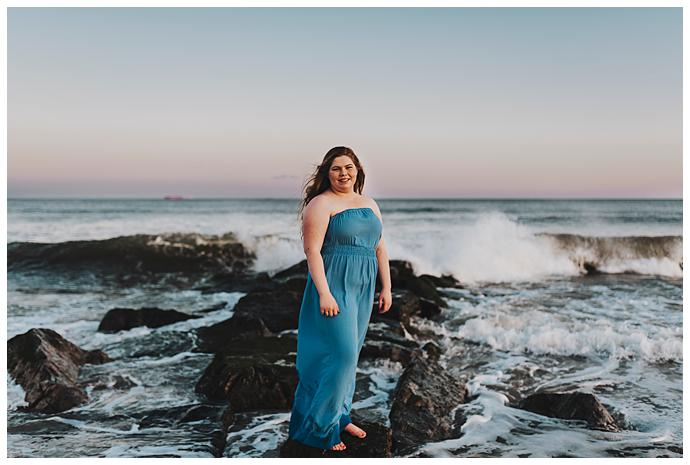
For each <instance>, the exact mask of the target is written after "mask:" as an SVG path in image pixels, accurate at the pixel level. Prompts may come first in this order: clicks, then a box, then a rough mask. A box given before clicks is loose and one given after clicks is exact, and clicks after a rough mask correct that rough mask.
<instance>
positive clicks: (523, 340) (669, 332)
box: [458, 310, 683, 361]
mask: <svg viewBox="0 0 690 465" xmlns="http://www.w3.org/2000/svg"><path fill="white" fill-rule="evenodd" d="M458 336H459V337H461V338H465V339H469V340H472V341H477V342H483V343H486V344H488V345H490V346H491V347H492V348H494V349H499V350H505V351H513V352H522V351H529V352H532V353H537V354H558V355H583V356H595V355H600V356H601V355H604V356H610V357H616V358H628V357H641V358H644V359H646V360H649V361H664V360H675V361H682V359H683V340H682V331H679V328H658V329H657V332H656V333H655V334H653V335H648V334H645V333H644V332H643V331H641V330H635V329H630V328H627V327H626V325H625V323H622V324H620V325H615V324H614V323H613V322H612V321H611V320H608V319H604V318H597V319H590V320H575V319H570V318H566V317H564V316H559V315H554V314H551V313H546V312H542V311H538V310H528V311H525V312H523V313H521V314H520V315H508V314H493V315H485V316H480V317H479V318H474V319H471V320H469V321H467V322H466V323H465V324H464V325H463V326H462V327H461V328H460V329H459V331H458Z"/></svg>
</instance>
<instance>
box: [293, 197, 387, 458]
mask: <svg viewBox="0 0 690 465" xmlns="http://www.w3.org/2000/svg"><path fill="white" fill-rule="evenodd" d="M382 229H383V225H382V224H381V222H380V220H379V218H378V216H376V214H375V213H374V211H373V210H372V209H371V208H369V207H364V208H348V209H347V210H343V211H341V212H339V213H337V214H335V215H333V216H332V217H331V219H330V220H329V223H328V229H327V230H326V235H325V237H324V242H323V246H322V248H321V256H322V257H323V264H324V269H325V271H326V281H327V282H328V287H329V289H330V291H331V294H333V297H334V298H335V300H336V302H337V303H338V308H339V309H340V312H339V313H338V314H337V315H335V316H326V315H322V314H321V312H320V306H319V294H318V291H317V289H316V286H315V285H314V282H313V281H312V277H311V273H309V274H308V276H307V285H306V288H305V290H304V297H303V298H302V305H301V308H300V312H299V323H298V325H299V326H298V331H297V361H296V365H297V374H298V376H299V383H298V384H297V389H296V391H295V399H294V401H293V403H292V413H291V415H290V428H289V433H288V436H289V437H290V438H291V439H293V440H295V441H298V442H301V443H303V444H306V445H308V446H312V447H318V448H320V449H330V448H331V447H332V446H334V445H335V444H338V443H339V442H340V433H341V431H343V430H344V429H345V426H347V425H348V423H350V422H351V418H350V408H351V406H352V397H353V395H354V391H355V374H356V370H357V361H358V359H359V352H360V350H361V349H362V345H363V344H364V336H365V335H366V333H367V327H368V324H369V319H370V317H371V312H372V307H373V304H374V292H375V287H376V277H377V275H378V261H377V259H376V251H375V249H376V246H377V245H378V242H379V240H380V238H381V232H382Z"/></svg>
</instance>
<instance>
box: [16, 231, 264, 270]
mask: <svg viewBox="0 0 690 465" xmlns="http://www.w3.org/2000/svg"><path fill="white" fill-rule="evenodd" d="M255 258H256V257H255V255H254V254H253V253H252V252H251V251H249V250H248V249H246V248H245V247H244V246H243V245H242V244H241V243H240V242H239V241H238V240H237V238H236V237H235V235H234V234H233V233H226V234H223V235H221V236H214V235H203V234H198V233H170V234H136V235H130V236H119V237H114V238H110V239H103V240H84V241H67V242H58V243H38V242H11V243H9V244H8V246H7V264H8V270H10V271H12V270H20V269H32V268H40V269H41V270H45V269H46V268H52V267H61V268H72V269H74V268H84V267H90V268H98V269H99V270H101V271H110V272H114V273H123V272H138V273H141V272H154V273H160V272H209V271H221V270H223V271H229V272H232V273H235V274H241V273H245V272H247V271H248V270H249V269H250V268H251V265H252V263H253V261H254V259H255Z"/></svg>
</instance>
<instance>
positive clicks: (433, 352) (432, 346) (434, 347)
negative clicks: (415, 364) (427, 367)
mask: <svg viewBox="0 0 690 465" xmlns="http://www.w3.org/2000/svg"><path fill="white" fill-rule="evenodd" d="M422 350H423V351H424V353H425V354H427V357H428V358H429V359H431V360H434V361H436V362H438V360H439V358H440V357H441V354H442V353H443V350H442V349H441V348H440V347H439V346H438V344H436V343H435V342H431V341H429V342H427V343H426V344H424V347H422Z"/></svg>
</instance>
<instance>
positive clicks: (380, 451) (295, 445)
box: [280, 411, 393, 458]
mask: <svg viewBox="0 0 690 465" xmlns="http://www.w3.org/2000/svg"><path fill="white" fill-rule="evenodd" d="M352 422H353V423H354V424H356V425H358V426H359V427H361V428H362V429H363V430H364V431H366V432H367V435H366V437H365V438H364V439H360V438H356V437H354V436H352V435H350V434H349V433H347V432H342V433H341V434H340V438H341V440H342V441H343V442H344V443H345V446H346V449H345V450H341V451H332V450H323V449H318V448H315V447H310V446H307V445H305V444H302V443H300V442H297V441H294V440H292V439H290V438H288V439H287V440H286V441H285V442H284V443H283V444H282V445H281V447H280V456H281V457H292V458H297V457H304V458H311V457H328V458H337V457H342V458H364V457H371V458H382V457H383V458H385V457H392V456H393V454H392V435H391V430H390V429H389V428H387V427H386V426H384V425H381V424H379V423H374V422H370V421H367V420H364V419H363V418H360V417H358V416H357V414H356V413H355V412H354V411H353V412H352Z"/></svg>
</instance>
